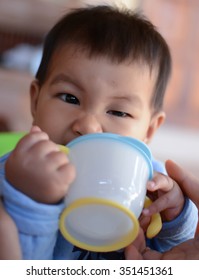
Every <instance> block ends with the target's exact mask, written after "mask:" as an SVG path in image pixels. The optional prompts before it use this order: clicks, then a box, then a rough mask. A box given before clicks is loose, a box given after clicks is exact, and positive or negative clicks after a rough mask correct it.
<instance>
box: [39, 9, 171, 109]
mask: <svg viewBox="0 0 199 280" xmlns="http://www.w3.org/2000/svg"><path fill="white" fill-rule="evenodd" d="M63 44H69V45H70V44H71V45H73V46H76V47H77V48H78V47H79V48H82V49H83V50H86V52H87V53H88V56H90V57H93V56H106V57H108V58H110V59H111V60H112V61H114V62H117V63H121V62H124V61H130V62H131V61H136V62H140V63H145V64H146V65H148V66H149V67H150V70H152V69H157V79H156V83H155V87H154V93H153V96H152V100H151V103H152V104H151V105H152V106H153V108H154V109H155V111H159V110H160V109H161V108H162V106H163V100H164V94H165V90H166V86H167V83H168V79H169V76H170V72H171V55H170V51H169V47H168V45H167V43H166V42H165V40H164V38H163V37H162V36H161V34H160V33H159V32H158V31H157V30H156V28H155V27H154V25H153V24H152V23H151V22H150V21H149V20H148V19H146V17H144V16H143V15H142V14H140V13H138V12H133V11H130V10H119V9H117V8H114V7H110V6H95V7H87V8H80V9H76V10H73V11H71V12H70V13H68V14H66V15H65V16H64V17H63V18H62V19H61V20H60V21H59V22H58V23H57V24H56V25H55V26H54V27H53V28H52V29H51V30H50V32H49V33H48V34H47V36H46V38H45V42H44V49H43V56H42V60H41V64H40V66H39V69H38V72H37V74H36V79H38V81H39V84H40V85H42V84H43V83H44V81H45V79H46V77H47V72H48V69H49V65H50V62H51V60H52V56H53V54H54V53H55V52H56V50H57V49H58V48H59V47H60V46H62V45H63Z"/></svg>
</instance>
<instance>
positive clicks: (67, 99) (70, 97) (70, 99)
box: [59, 93, 80, 105]
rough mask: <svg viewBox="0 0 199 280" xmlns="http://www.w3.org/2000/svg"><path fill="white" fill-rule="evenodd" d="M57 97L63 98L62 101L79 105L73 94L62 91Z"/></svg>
mask: <svg viewBox="0 0 199 280" xmlns="http://www.w3.org/2000/svg"><path fill="white" fill-rule="evenodd" d="M59 98H60V99H61V100H63V101H64V102H67V103H70V104H75V105H80V102H79V99H78V98H77V97H75V96H74V95H73V94H70V93H63V94H60V95H59Z"/></svg>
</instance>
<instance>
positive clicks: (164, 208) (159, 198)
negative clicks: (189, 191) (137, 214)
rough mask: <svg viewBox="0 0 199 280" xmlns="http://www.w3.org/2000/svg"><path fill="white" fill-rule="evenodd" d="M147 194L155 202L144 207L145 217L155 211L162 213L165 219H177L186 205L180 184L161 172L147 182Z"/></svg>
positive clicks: (143, 213)
mask: <svg viewBox="0 0 199 280" xmlns="http://www.w3.org/2000/svg"><path fill="white" fill-rule="evenodd" d="M147 190H148V193H147V195H148V196H149V197H150V198H151V199H152V201H153V203H152V204H151V205H150V206H149V207H148V208H145V209H143V212H142V218H141V221H142V220H144V218H143V217H145V218H146V217H151V215H152V214H154V213H158V212H160V213H161V217H162V220H163V221H171V220H173V219H175V218H176V217H177V216H178V215H179V214H180V213H181V211H182V209H183V206H184V201H185V198H184V195H183V192H182V191H181V189H180V187H179V186H178V184H177V183H176V182H175V181H174V180H172V179H171V178H170V177H168V176H166V175H163V174H161V173H156V174H155V175H154V177H153V179H152V180H151V181H149V182H148V183H147Z"/></svg>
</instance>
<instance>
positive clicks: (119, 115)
mask: <svg viewBox="0 0 199 280" xmlns="http://www.w3.org/2000/svg"><path fill="white" fill-rule="evenodd" d="M107 113H108V114H110V115H114V116H116V117H120V118H125V117H130V115H129V114H128V113H125V112H122V111H115V110H110V111H108V112H107Z"/></svg>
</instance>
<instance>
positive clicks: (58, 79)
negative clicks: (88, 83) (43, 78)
mask: <svg viewBox="0 0 199 280" xmlns="http://www.w3.org/2000/svg"><path fill="white" fill-rule="evenodd" d="M61 82H63V83H70V84H73V85H74V86H76V87H78V88H80V89H81V86H80V84H79V83H78V81H76V80H75V79H73V78H71V77H70V76H68V75H66V74H63V73H60V74H58V75H56V76H55V77H54V78H53V80H52V81H51V83H50V84H51V85H54V84H58V83H61Z"/></svg>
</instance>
